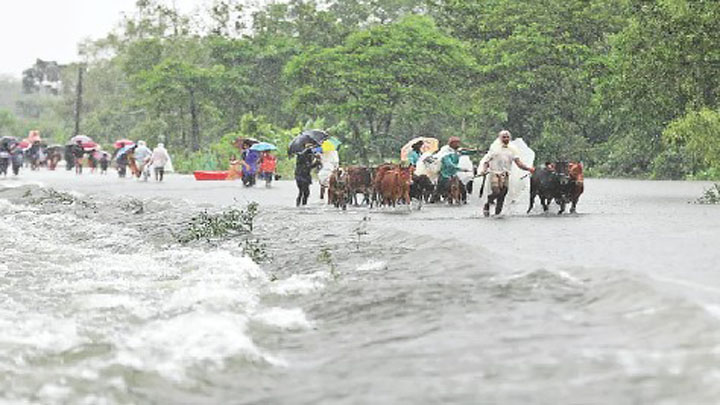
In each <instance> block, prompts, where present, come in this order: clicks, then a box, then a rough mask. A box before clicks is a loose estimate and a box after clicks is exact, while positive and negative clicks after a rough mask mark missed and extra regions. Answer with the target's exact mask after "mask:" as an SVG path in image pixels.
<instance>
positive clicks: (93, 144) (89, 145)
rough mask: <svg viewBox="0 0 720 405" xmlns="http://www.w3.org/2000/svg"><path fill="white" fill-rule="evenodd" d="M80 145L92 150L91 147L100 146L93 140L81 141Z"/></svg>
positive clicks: (96, 147)
mask: <svg viewBox="0 0 720 405" xmlns="http://www.w3.org/2000/svg"><path fill="white" fill-rule="evenodd" d="M82 147H83V149H85V150H93V149H98V148H100V145H98V144H96V143H95V142H93V141H90V142H83V144H82Z"/></svg>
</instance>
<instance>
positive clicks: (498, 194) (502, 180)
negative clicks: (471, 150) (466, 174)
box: [482, 130, 535, 217]
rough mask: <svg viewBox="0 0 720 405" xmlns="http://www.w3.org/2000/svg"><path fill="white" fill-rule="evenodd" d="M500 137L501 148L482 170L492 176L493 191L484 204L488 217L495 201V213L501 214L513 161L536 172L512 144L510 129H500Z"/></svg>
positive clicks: (484, 213)
mask: <svg viewBox="0 0 720 405" xmlns="http://www.w3.org/2000/svg"><path fill="white" fill-rule="evenodd" d="M498 138H500V148H499V149H497V150H495V151H492V152H491V153H490V157H489V159H487V161H486V162H485V165H484V167H483V172H482V175H486V176H490V189H491V193H490V194H489V195H488V198H487V202H486V203H485V205H484V206H483V215H484V216H486V217H488V216H490V205H491V204H493V203H495V215H500V213H501V212H502V209H503V204H504V203H505V196H506V195H507V193H508V180H509V179H510V170H511V169H512V164H513V163H515V164H516V165H517V167H519V168H520V169H522V170H526V171H528V172H530V173H533V172H535V168H534V167H532V166H527V165H525V164H524V163H523V162H521V161H520V158H519V157H518V156H517V152H516V151H515V149H514V148H513V147H511V146H510V139H511V138H512V136H511V135H510V131H507V130H502V131H500V133H499V134H498Z"/></svg>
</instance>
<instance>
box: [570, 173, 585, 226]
mask: <svg viewBox="0 0 720 405" xmlns="http://www.w3.org/2000/svg"><path fill="white" fill-rule="evenodd" d="M568 177H570V190H569V192H568V199H569V200H570V203H571V206H570V213H571V214H574V213H575V209H576V208H577V203H578V199H579V198H580V195H581V194H582V193H583V191H585V176H584V175H583V164H582V163H580V162H570V163H568Z"/></svg>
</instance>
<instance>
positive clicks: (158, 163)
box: [148, 143, 170, 181]
mask: <svg viewBox="0 0 720 405" xmlns="http://www.w3.org/2000/svg"><path fill="white" fill-rule="evenodd" d="M169 163H170V154H169V153H168V151H167V149H165V145H164V144H162V143H159V144H157V146H156V147H155V149H153V151H152V156H151V157H150V163H148V164H150V165H152V167H153V170H154V172H155V181H163V177H165V166H166V165H168V164H169Z"/></svg>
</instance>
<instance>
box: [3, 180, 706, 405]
mask: <svg viewBox="0 0 720 405" xmlns="http://www.w3.org/2000/svg"><path fill="white" fill-rule="evenodd" d="M33 184H34V186H32V185H33ZM707 185H708V184H706V183H695V182H650V181H631V180H596V179H588V180H586V193H585V195H583V196H582V197H581V200H580V204H579V206H578V211H579V214H577V215H564V216H557V215H555V214H554V213H551V214H542V213H540V211H539V207H536V210H535V211H534V212H533V213H531V214H530V215H526V214H525V213H524V212H525V209H526V207H527V201H521V202H519V203H517V204H515V205H512V206H510V207H509V208H508V209H507V212H506V213H505V214H504V215H503V216H501V217H497V218H495V217H493V218H482V217H481V216H480V207H481V205H480V203H479V200H478V199H477V196H476V195H475V196H473V197H472V198H471V199H470V203H469V204H468V205H466V206H462V207H448V206H444V205H425V206H423V208H422V209H421V210H417V207H414V208H413V209H412V210H409V209H407V208H406V207H398V208H396V209H375V210H369V209H367V208H366V207H358V208H355V207H350V208H349V209H348V211H347V212H341V211H337V210H335V209H334V208H330V207H327V206H326V205H324V204H323V203H322V202H320V201H319V200H318V198H317V195H318V193H317V184H315V185H314V188H313V190H312V192H313V195H311V204H310V205H309V206H308V207H304V208H295V207H294V206H293V205H294V196H295V186H294V184H293V183H292V182H283V181H281V182H276V183H274V185H273V188H271V189H265V188H264V187H255V188H252V189H247V188H244V187H243V186H242V184H241V183H240V182H197V181H195V180H193V179H192V178H191V177H189V176H178V175H169V176H167V178H166V181H165V182H164V183H162V184H157V183H154V182H153V181H150V182H148V183H143V182H138V181H136V180H133V179H118V178H117V176H116V175H115V174H114V173H110V174H109V175H107V176H100V175H97V174H93V175H90V174H83V175H82V176H75V175H74V174H72V173H68V172H64V171H59V172H45V171H41V172H28V171H25V172H23V173H22V174H21V176H20V178H19V179H12V178H8V179H5V180H0V199H2V200H1V201H2V204H0V208H1V209H2V213H3V214H2V215H3V223H2V227H3V228H2V229H0V235H2V236H0V238H2V240H1V242H2V243H3V246H6V247H7V248H6V249H5V252H4V254H3V256H2V259H1V262H0V298H2V300H0V302H2V303H1V304H0V325H3V327H2V331H1V332H0V392H1V393H0V399H4V400H6V401H9V402H40V403H66V402H73V403H79V402H83V401H84V402H85V403H102V402H109V403H126V402H150V403H263V404H265V403H308V404H310V403H312V404H317V403H332V404H335V403H548V404H555V403H613V404H626V403H627V404H634V403H668V404H674V403H678V404H685V403H693V404H705V403H707V404H712V403H717V402H718V401H719V400H720V373H718V372H717V371H716V364H718V360H720V343H719V342H720V320H719V319H718V316H720V273H718V272H717V271H716V270H717V268H718V263H720V250H719V249H718V248H717V244H718V241H720V207H718V206H703V205H697V204H690V203H689V202H691V201H693V200H694V199H696V198H697V197H698V196H699V195H700V194H701V192H702V190H703V188H704V187H707ZM37 186H42V187H45V188H53V189H56V190H62V191H72V192H74V193H79V194H78V202H75V203H74V204H70V203H68V204H63V203H62V202H57V201H55V202H53V201H50V202H47V203H41V202H40V201H41V200H42V198H40V197H42V196H43V195H46V194H43V191H42V189H38V188H37ZM138 201H141V203H140V205H141V206H142V207H143V209H142V210H140V209H136V207H138V204H139V203H138ZM249 201H256V202H258V203H259V204H260V215H259V217H258V219H257V220H256V223H257V230H256V231H255V232H254V234H253V237H254V238H255V237H256V238H257V240H258V242H257V243H260V244H262V245H263V246H264V249H265V250H267V252H268V253H269V254H270V255H271V256H272V262H269V263H261V264H260V265H259V266H258V265H256V264H254V263H252V262H251V261H249V259H247V258H244V257H243V249H242V243H240V244H238V242H236V241H228V242H221V243H211V244H207V243H194V244H190V245H180V244H178V243H176V242H175V239H174V237H173V235H174V234H173V232H175V231H174V230H176V229H181V227H182V223H184V222H185V221H187V220H188V219H189V218H190V217H191V216H193V215H195V214H196V213H198V212H200V211H202V210H204V209H208V210H210V211H214V210H219V209H221V207H227V206H230V205H237V206H244V205H245V204H246V203H247V202H249ZM208 204H209V205H208ZM551 210H552V211H553V212H554V211H555V210H556V209H555V207H552V208H551Z"/></svg>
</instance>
